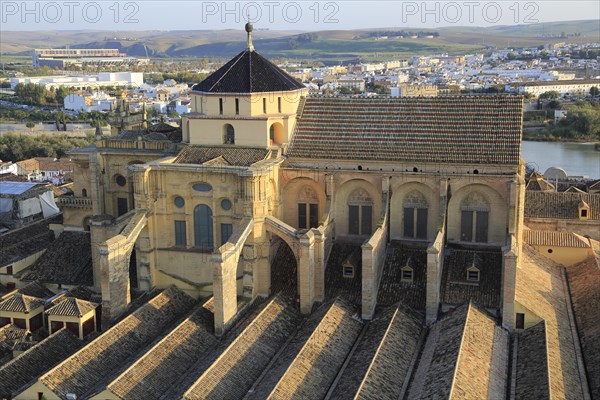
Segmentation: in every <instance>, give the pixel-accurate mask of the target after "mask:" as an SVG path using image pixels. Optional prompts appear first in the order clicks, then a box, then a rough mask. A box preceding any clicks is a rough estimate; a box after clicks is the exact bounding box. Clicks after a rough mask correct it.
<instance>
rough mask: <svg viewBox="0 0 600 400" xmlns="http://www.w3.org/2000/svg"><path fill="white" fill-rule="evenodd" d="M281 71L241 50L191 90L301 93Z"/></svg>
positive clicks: (255, 55)
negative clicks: (297, 91)
mask: <svg viewBox="0 0 600 400" xmlns="http://www.w3.org/2000/svg"><path fill="white" fill-rule="evenodd" d="M303 88H304V85H303V84H301V83H299V82H298V81H296V80H295V79H294V78H292V77H291V76H290V75H288V74H287V73H286V72H285V71H283V70H282V69H281V68H279V67H278V66H276V65H275V64H273V63H272V62H271V61H269V60H267V59H266V58H264V57H263V56H261V55H260V54H258V53H257V52H256V51H253V50H244V51H242V52H241V53H239V54H238V55H236V56H235V57H233V58H232V59H231V60H230V61H229V62H227V63H226V64H225V65H223V66H222V67H221V68H219V69H218V70H216V71H215V72H213V73H212V74H210V75H209V76H208V77H207V78H206V79H204V80H203V81H202V82H200V83H198V84H196V85H194V86H193V87H192V90H195V91H198V92H208V93H258V92H280V91H288V90H298V89H303Z"/></svg>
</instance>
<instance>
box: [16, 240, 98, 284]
mask: <svg viewBox="0 0 600 400" xmlns="http://www.w3.org/2000/svg"><path fill="white" fill-rule="evenodd" d="M19 278H20V279H21V280H23V281H33V280H39V281H41V282H44V283H57V284H63V285H83V286H92V285H93V284H94V276H93V268H92V245H91V240H90V233H89V232H78V231H65V232H63V233H62V234H61V235H60V236H59V237H58V239H56V240H55V241H54V242H53V243H52V244H51V245H50V246H49V247H48V250H46V252H45V253H44V256H43V257H40V258H39V259H37V260H36V262H35V263H33V265H32V266H31V267H29V268H27V269H25V270H23V271H22V272H20V273H19Z"/></svg>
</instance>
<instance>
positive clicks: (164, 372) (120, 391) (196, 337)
mask: <svg viewBox="0 0 600 400" xmlns="http://www.w3.org/2000/svg"><path fill="white" fill-rule="evenodd" d="M205 306H206V303H205V304H204V305H200V306H198V307H196V308H195V309H194V311H193V312H192V313H191V315H190V316H189V317H187V318H186V319H185V320H184V321H183V322H181V323H180V324H179V325H178V326H177V327H175V328H174V329H173V330H172V331H171V332H170V333H169V334H168V335H167V336H165V337H164V338H163V339H162V340H161V341H159V342H158V343H157V344H156V345H155V346H154V347H152V348H151V349H150V350H149V351H148V352H146V354H144V355H143V356H142V357H140V358H139V359H138V360H137V361H136V362H135V363H134V364H133V365H131V367H129V368H128V369H127V370H126V371H125V372H124V373H123V374H121V375H120V376H119V377H118V378H116V379H115V380H114V381H113V382H112V383H110V384H109V385H108V390H110V391H111V392H112V393H114V394H115V395H117V396H118V397H120V398H123V399H130V400H136V399H139V400H146V399H158V398H160V396H161V395H162V394H164V393H165V392H166V391H167V389H168V388H169V387H170V386H171V385H173V384H174V382H176V381H177V380H178V379H179V378H180V377H181V376H182V375H185V373H186V372H187V371H188V370H189V368H190V367H192V366H193V365H194V363H195V362H196V361H197V360H198V359H199V358H202V356H203V355H204V354H205V353H207V352H208V351H210V350H211V349H212V348H213V347H214V346H216V344H217V342H218V341H217V338H216V337H215V336H214V334H213V333H212V329H213V319H212V313H211V312H209V311H208V310H207V309H206V308H205Z"/></svg>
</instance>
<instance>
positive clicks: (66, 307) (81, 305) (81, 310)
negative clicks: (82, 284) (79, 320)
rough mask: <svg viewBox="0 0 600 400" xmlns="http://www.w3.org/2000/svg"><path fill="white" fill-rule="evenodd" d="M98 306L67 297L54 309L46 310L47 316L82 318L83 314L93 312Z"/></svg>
mask: <svg viewBox="0 0 600 400" xmlns="http://www.w3.org/2000/svg"><path fill="white" fill-rule="evenodd" d="M96 307H98V304H96V303H92V302H89V301H85V300H80V299H77V298H75V297H67V298H66V299H64V300H62V301H61V302H60V303H58V304H57V305H55V306H54V307H51V308H49V309H48V310H46V314H47V315H60V316H69V317H83V316H84V315H85V314H87V313H89V312H90V311H93V310H95V309H96Z"/></svg>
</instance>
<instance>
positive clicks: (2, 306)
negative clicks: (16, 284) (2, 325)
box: [0, 293, 45, 313]
mask: <svg viewBox="0 0 600 400" xmlns="http://www.w3.org/2000/svg"><path fill="white" fill-rule="evenodd" d="M44 303H45V302H44V300H42V299H38V298H37V297H31V296H27V295H24V294H21V293H15V294H13V295H11V296H8V297H7V298H6V299H4V300H3V301H2V302H0V310H1V311H12V312H20V313H28V312H30V311H31V310H35V309H36V308H38V307H40V306H43V305H44Z"/></svg>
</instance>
